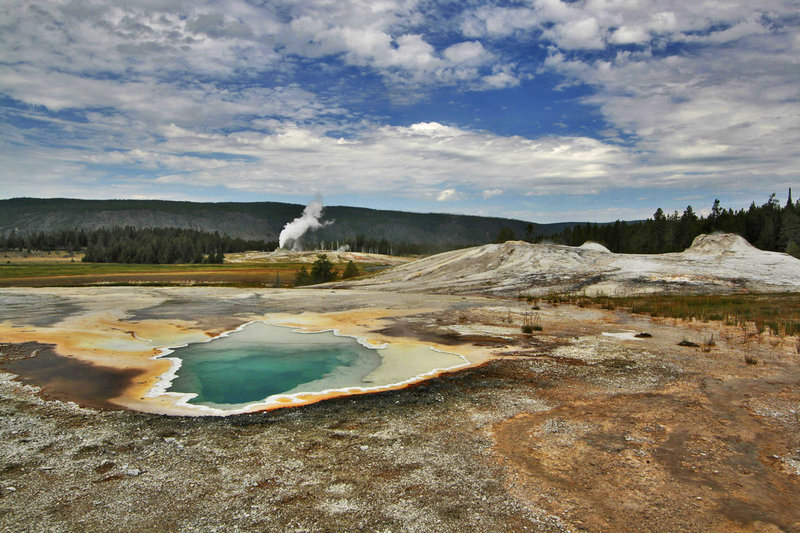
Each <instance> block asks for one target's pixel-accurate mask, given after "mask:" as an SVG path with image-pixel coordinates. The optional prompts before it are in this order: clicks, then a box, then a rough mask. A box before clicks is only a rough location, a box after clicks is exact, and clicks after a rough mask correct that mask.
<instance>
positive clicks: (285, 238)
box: [278, 195, 333, 252]
mask: <svg viewBox="0 0 800 533" xmlns="http://www.w3.org/2000/svg"><path fill="white" fill-rule="evenodd" d="M323 209H324V207H323V205H322V198H320V197H319V195H317V197H316V198H314V200H312V201H311V203H309V204H308V205H307V206H306V208H305V209H303V214H302V215H300V216H299V217H297V218H296V219H294V220H292V221H291V222H287V223H286V225H285V226H284V227H283V230H282V231H281V234H280V235H279V236H278V246H280V247H281V248H283V249H287V248H290V249H291V250H293V251H295V252H300V251H302V250H303V246H302V243H301V241H300V237H302V236H303V234H305V232H307V231H308V230H310V229H318V228H322V227H324V226H327V225H329V224H333V220H326V221H324V222H323V221H321V220H320V217H322V210H323Z"/></svg>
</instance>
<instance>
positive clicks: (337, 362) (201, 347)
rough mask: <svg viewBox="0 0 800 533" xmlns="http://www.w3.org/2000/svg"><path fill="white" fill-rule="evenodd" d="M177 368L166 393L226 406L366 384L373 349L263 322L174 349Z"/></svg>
mask: <svg viewBox="0 0 800 533" xmlns="http://www.w3.org/2000/svg"><path fill="white" fill-rule="evenodd" d="M170 357H178V358H179V359H180V360H181V367H180V369H179V370H178V375H177V377H176V378H175V379H174V380H173V381H172V385H171V386H170V388H169V391H170V392H182V393H196V394H197V396H196V397H195V398H193V399H191V400H190V403H192V404H198V405H212V406H230V405H237V404H246V403H251V402H258V401H261V400H264V399H266V398H267V397H269V396H272V395H275V394H284V393H295V392H320V391H323V390H327V389H331V388H339V387H347V386H354V385H356V386H359V385H364V386H366V385H368V384H365V383H363V379H364V377H366V376H367V375H368V374H369V373H370V372H372V371H373V370H374V369H375V368H377V367H378V365H379V364H380V361H381V358H380V356H379V355H378V354H377V352H376V350H372V349H369V348H365V347H364V346H362V345H361V344H359V343H358V342H357V341H356V340H355V339H353V338H351V337H337V336H335V335H334V334H333V333H332V332H323V333H313V334H308V333H296V332H293V331H292V330H290V329H288V328H283V327H278V326H271V325H268V324H264V323H262V322H254V323H251V324H248V325H246V326H245V327H244V328H243V329H242V330H240V331H235V332H232V333H231V334H230V335H229V336H227V337H218V338H215V339H212V340H211V341H209V342H203V343H197V344H190V345H188V346H184V347H181V348H177V349H175V351H174V352H173V353H172V354H171V355H170Z"/></svg>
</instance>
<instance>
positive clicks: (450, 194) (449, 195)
mask: <svg viewBox="0 0 800 533" xmlns="http://www.w3.org/2000/svg"><path fill="white" fill-rule="evenodd" d="M457 198H458V193H457V192H456V190H455V189H445V190H443V191H442V192H440V193H439V195H438V196H437V197H436V201H437V202H448V201H451V200H455V199H457Z"/></svg>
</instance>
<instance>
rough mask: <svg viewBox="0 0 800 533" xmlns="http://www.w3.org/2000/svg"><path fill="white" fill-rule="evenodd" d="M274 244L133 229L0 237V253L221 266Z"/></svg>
mask: <svg viewBox="0 0 800 533" xmlns="http://www.w3.org/2000/svg"><path fill="white" fill-rule="evenodd" d="M277 245H278V244H277V243H276V242H265V241H248V240H244V239H238V238H233V237H229V236H227V235H220V234H219V233H218V232H214V233H210V232H204V231H198V230H191V229H181V228H134V227H131V226H126V227H114V228H100V229H95V230H83V229H74V230H64V231H57V232H53V233H42V232H40V233H32V234H29V235H24V236H20V235H17V233H16V232H14V231H12V232H11V233H10V234H9V235H5V236H3V235H0V250H18V251H56V250H67V251H69V252H76V251H84V252H85V255H84V257H83V261H85V262H90V263H150V264H174V263H222V261H223V259H224V257H225V254H226V253H234V252H244V251H246V250H264V251H270V250H274V249H275V248H276V247H277Z"/></svg>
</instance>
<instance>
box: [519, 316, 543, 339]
mask: <svg viewBox="0 0 800 533" xmlns="http://www.w3.org/2000/svg"><path fill="white" fill-rule="evenodd" d="M541 320H542V317H541V315H540V314H539V313H531V312H526V313H525V314H524V315H522V333H525V334H526V335H533V332H534V331H542V325H541Z"/></svg>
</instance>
